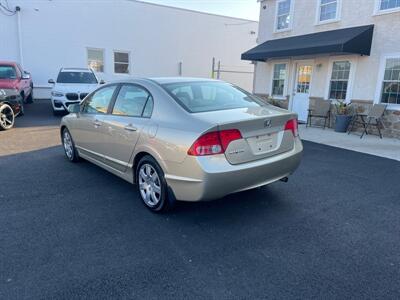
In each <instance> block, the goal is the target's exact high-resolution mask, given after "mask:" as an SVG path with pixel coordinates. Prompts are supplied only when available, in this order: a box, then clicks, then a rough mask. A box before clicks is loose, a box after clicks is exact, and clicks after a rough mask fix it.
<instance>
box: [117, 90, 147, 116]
mask: <svg viewBox="0 0 400 300" xmlns="http://www.w3.org/2000/svg"><path fill="white" fill-rule="evenodd" d="M149 100H150V102H152V99H151V95H150V94H149V93H148V92H147V91H146V90H145V89H143V88H141V87H138V86H135V85H123V86H122V87H121V89H120V91H119V93H118V97H117V99H116V100H115V104H114V108H113V111H112V114H113V115H120V116H131V117H141V116H142V113H143V112H144V110H145V109H144V108H145V106H146V108H147V105H146V103H148V102H149ZM149 109H151V110H152V107H149V108H147V110H149ZM147 114H149V112H148V111H147ZM150 115H151V111H150Z"/></svg>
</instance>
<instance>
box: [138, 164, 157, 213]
mask: <svg viewBox="0 0 400 300" xmlns="http://www.w3.org/2000/svg"><path fill="white" fill-rule="evenodd" d="M138 183H139V191H140V195H141V197H142V199H143V201H144V202H145V204H146V205H147V206H149V207H155V206H157V204H158V203H159V202H160V200H161V196H162V187H161V181H160V177H159V176H158V173H157V171H156V170H155V169H154V168H153V167H152V166H151V165H150V164H143V165H142V166H141V167H140V169H139V178H138Z"/></svg>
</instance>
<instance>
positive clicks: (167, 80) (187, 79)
mask: <svg viewBox="0 0 400 300" xmlns="http://www.w3.org/2000/svg"><path fill="white" fill-rule="evenodd" d="M149 79H150V80H153V81H155V82H157V83H158V84H168V83H179V82H196V81H197V82H204V81H214V82H215V81H219V80H215V79H210V78H198V77H153V78H149Z"/></svg>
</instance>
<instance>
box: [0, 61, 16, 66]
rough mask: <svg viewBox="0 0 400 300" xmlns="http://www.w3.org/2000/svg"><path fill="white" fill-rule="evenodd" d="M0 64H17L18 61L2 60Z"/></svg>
mask: <svg viewBox="0 0 400 300" xmlns="http://www.w3.org/2000/svg"><path fill="white" fill-rule="evenodd" d="M0 65H7V66H16V65H17V63H16V62H15V61H6V60H0Z"/></svg>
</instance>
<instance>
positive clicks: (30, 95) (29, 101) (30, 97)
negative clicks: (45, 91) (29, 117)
mask: <svg viewBox="0 0 400 300" xmlns="http://www.w3.org/2000/svg"><path fill="white" fill-rule="evenodd" d="M26 103H33V97H32V92H31V93H30V94H29V96H28V98H26Z"/></svg>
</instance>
